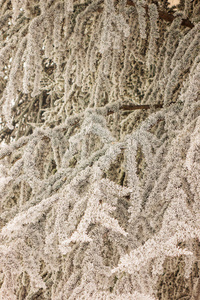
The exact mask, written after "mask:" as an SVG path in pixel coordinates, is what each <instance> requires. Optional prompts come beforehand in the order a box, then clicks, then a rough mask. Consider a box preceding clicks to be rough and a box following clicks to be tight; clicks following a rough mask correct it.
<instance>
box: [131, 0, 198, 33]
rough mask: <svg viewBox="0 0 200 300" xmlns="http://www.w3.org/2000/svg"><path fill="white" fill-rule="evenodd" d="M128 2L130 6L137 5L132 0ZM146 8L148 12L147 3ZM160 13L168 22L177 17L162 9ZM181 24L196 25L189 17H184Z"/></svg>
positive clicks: (191, 26)
mask: <svg viewBox="0 0 200 300" xmlns="http://www.w3.org/2000/svg"><path fill="white" fill-rule="evenodd" d="M127 4H128V5H130V6H135V3H133V2H132V0H127ZM144 8H145V10H146V12H148V5H145V6H144ZM158 15H159V18H160V19H162V20H165V21H167V22H173V20H174V19H175V17H174V16H173V15H172V14H169V13H168V12H165V11H161V10H158ZM181 25H182V26H185V27H189V28H193V27H194V24H192V22H191V21H190V20H189V19H183V20H182V23H181Z"/></svg>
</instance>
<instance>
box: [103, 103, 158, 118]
mask: <svg viewBox="0 0 200 300" xmlns="http://www.w3.org/2000/svg"><path fill="white" fill-rule="evenodd" d="M162 107H163V105H162V104H155V105H149V104H142V105H134V104H121V105H120V106H119V109H120V110H124V111H133V110H137V109H145V110H146V109H150V108H162ZM114 112H115V110H111V109H110V110H108V112H107V115H111V114H113V113H114Z"/></svg>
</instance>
